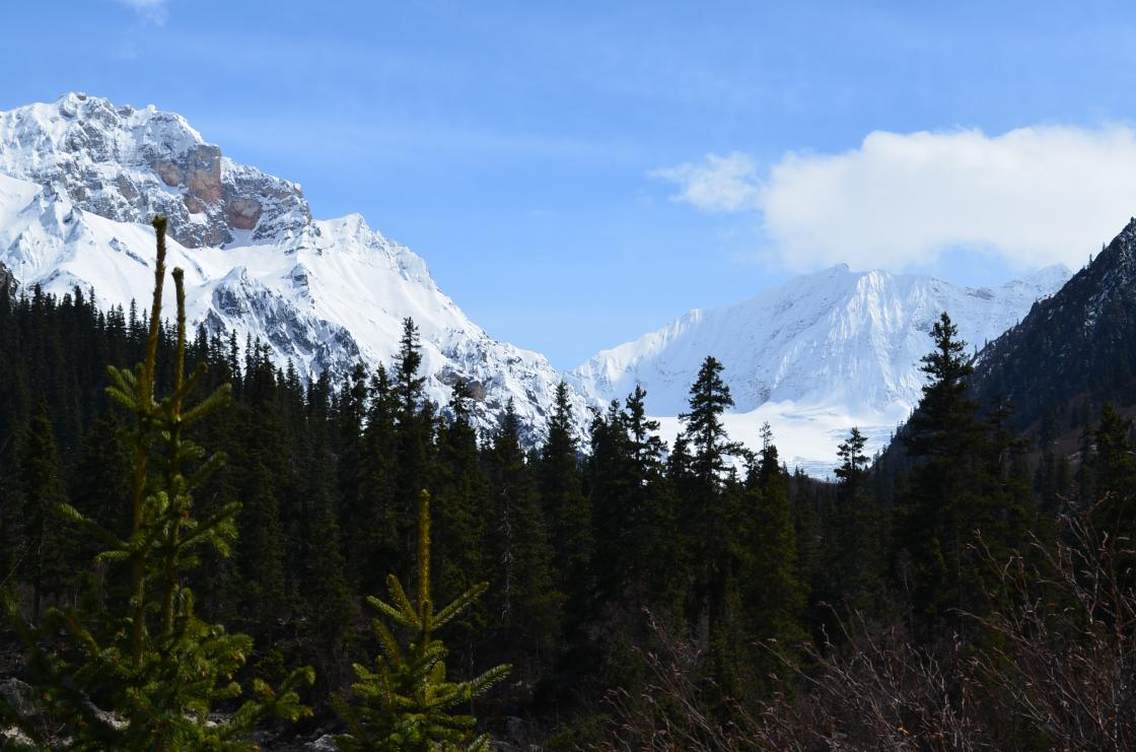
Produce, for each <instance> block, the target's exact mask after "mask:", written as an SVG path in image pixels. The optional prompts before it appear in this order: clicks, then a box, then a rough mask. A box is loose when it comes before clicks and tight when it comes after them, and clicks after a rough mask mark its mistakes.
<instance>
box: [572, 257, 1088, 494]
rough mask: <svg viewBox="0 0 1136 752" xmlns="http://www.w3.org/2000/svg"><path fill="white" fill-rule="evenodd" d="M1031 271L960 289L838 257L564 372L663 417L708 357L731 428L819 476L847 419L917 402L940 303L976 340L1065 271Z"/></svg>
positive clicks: (882, 418)
mask: <svg viewBox="0 0 1136 752" xmlns="http://www.w3.org/2000/svg"><path fill="white" fill-rule="evenodd" d="M1069 276H1070V272H1069V271H1068V270H1067V269H1065V268H1064V267H1051V268H1047V269H1043V270H1042V271H1040V272H1037V273H1036V274H1033V275H1031V276H1029V277H1027V278H1026V279H1024V280H1020V281H1015V282H1010V283H1008V284H1005V285H1003V286H1001V287H997V288H980V289H972V288H963V287H958V286H955V285H952V284H949V283H947V282H944V281H942V280H938V279H934V278H932V277H925V276H917V275H899V274H889V273H887V272H882V271H869V272H853V271H851V270H849V268H848V267H847V266H844V265H841V266H836V267H833V268H831V269H827V270H824V271H821V272H817V273H815V274H810V275H806V276H802V277H798V278H796V279H794V280H792V281H790V282H789V283H787V284H786V285H784V286H782V287H780V288H777V289H774V290H770V291H769V292H766V293H764V294H762V295H759V296H757V297H755V298H753V299H751V300H747V301H745V302H742V303H738V304H736V305H731V306H726V307H724V308H718V309H714V310H710V311H702V310H694V311H691V312H689V313H687V314H686V315H685V316H682V317H681V318H679V319H677V320H675V321H674V322H672V323H671V324H669V325H667V326H666V327H664V328H662V329H659V330H658V331H655V332H652V333H650V334H647V335H644V336H643V337H641V338H639V339H637V340H635V341H633V342H628V343H626V344H623V345H619V346H618V347H615V348H612V349H610V350H604V351H603V352H601V353H599V354H598V355H596V356H595V357H594V358H592V359H591V360H589V361H588V362H586V363H584V364H583V365H581V366H580V367H579V368H577V369H576V370H575V372H574V374H573V375H574V377H575V380H576V383H577V384H578V385H579V386H580V388H581V389H582V391H584V392H585V393H586V394H588V395H589V396H591V397H593V398H595V399H597V400H609V399H613V398H621V397H623V396H625V395H626V394H627V393H628V392H630V391H631V390H632V389H633V388H634V386H635V384H636V383H640V384H642V385H643V386H644V388H646V389H647V395H648V396H647V406H648V409H649V410H650V411H651V412H652V413H653V414H654V415H657V416H664V419H663V423H664V426H665V427H667V428H668V432H671V433H673V432H674V431H675V430H677V426H678V422H677V420H676V419H674V418H673V417H666V416H676V415H678V414H679V413H680V412H681V411H683V410H684V409H685V407H686V401H687V395H688V390H689V388H690V385H691V383H693V381H694V378H695V376H696V375H697V372H698V368H699V366H700V365H701V363H702V360H703V359H704V358H705V357H706V356H707V355H714V356H715V357H717V358H718V359H719V360H720V361H722V363H723V364H724V365H725V369H726V370H725V374H724V377H725V380H726V382H727V383H728V384H729V386H730V390H731V392H732V394H733V397H734V400H735V402H736V407H735V411H736V412H735V414H733V415H730V416H728V417H727V426H728V427H729V429H730V432H731V435H732V436H734V437H735V438H738V439H741V440H745V441H747V443H751V444H753V443H756V441H757V435H758V430H759V428H760V425H761V423H762V422H763V421H766V420H768V421H769V422H770V424H771V425H772V426H773V429H774V434H775V437H776V440H777V444H778V447H779V448H780V449H781V454H782V456H783V457H785V458H786V459H787V460H788V461H789V464H790V466H792V465H800V466H802V467H804V468H806V469H807V470H809V471H810V472H812V473H814V474H818V475H824V474H825V473H826V472H827V470H828V468H830V467H831V466H832V463H833V461H834V459H835V447H836V444H837V443H838V442H839V441H840V440H841V439H842V438H843V437H844V436H845V435H846V434H847V431H848V429H849V427H851V426H853V425H859V426H860V428H861V429H862V430H865V432H866V433H867V434H868V435H869V436H870V438H871V440H872V441H871V444H870V448H871V449H875V448H878V447H880V446H881V445H882V444H883V443H884V442H886V440H887V438H888V436H889V435H890V434H891V432H892V430H894V428H895V427H896V425H897V424H898V423H900V422H901V421H903V420H904V419H905V418H906V417H907V415H908V413H909V412H910V410H911V408H912V407H913V406H914V405H915V403H916V402H917V401H918V399H919V395H920V388H921V386H922V385H923V376H922V374H921V373H920V371H919V367H918V366H919V359H920V358H921V357H922V356H923V355H924V354H925V353H926V352H927V350H928V349H929V347H930V339H929V337H928V332H929V330H930V328H931V324H932V323H933V322H934V320H935V319H936V318H937V317H938V316H939V314H940V313H941V312H943V311H947V312H948V313H950V315H951V316H952V317H953V318H954V320H955V321H956V323H957V324H958V327H959V332H960V334H961V336H962V337H963V338H964V339H966V340H967V341H968V342H969V343H970V344H971V345H972V346H974V347H976V348H981V347H982V346H983V345H984V344H985V343H986V342H987V341H989V340H993V339H994V338H996V337H997V336H999V335H1000V334H1002V332H1004V331H1005V330H1006V329H1008V328H1009V327H1011V326H1013V325H1014V324H1015V323H1017V322H1018V321H1019V320H1020V319H1021V318H1022V317H1023V316H1024V315H1025V314H1026V313H1027V312H1028V311H1029V309H1030V306H1032V305H1033V303H1034V301H1036V300H1037V299H1038V298H1040V297H1044V296H1046V295H1049V294H1051V293H1053V292H1055V291H1056V290H1057V289H1059V288H1060V287H1061V285H1062V284H1064V282H1065V281H1066V280H1067V279H1068V278H1069Z"/></svg>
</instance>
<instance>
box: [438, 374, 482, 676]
mask: <svg viewBox="0 0 1136 752" xmlns="http://www.w3.org/2000/svg"><path fill="white" fill-rule="evenodd" d="M472 401H473V392H472V390H471V389H470V387H469V385H468V384H467V383H466V382H465V381H464V380H461V379H459V380H458V381H457V382H455V383H454V385H453V393H452V396H451V398H450V402H449V408H450V416H449V419H448V420H446V421H445V423H444V425H443V426H442V427H441V429H440V430H439V437H438V458H437V462H436V468H435V471H434V472H435V479H436V480H435V486H436V488H437V491H436V496H435V502H434V504H433V507H434V509H436V510H437V511H436V513H435V514H434V520H435V531H436V532H435V538H436V540H437V541H438V546H437V547H436V550H437V554H436V555H435V557H434V560H435V562H436V565H435V570H436V571H437V573H438V577H437V578H436V579H435V584H436V587H437V592H438V596H439V597H440V598H441V599H443V600H449V599H452V598H456V597H457V596H458V595H460V594H461V593H464V592H465V591H466V590H468V589H469V588H470V587H472V586H473V585H474V584H476V583H477V582H480V581H481V580H484V579H486V578H487V577H488V576H490V573H489V571H488V570H489V568H488V566H487V563H486V556H485V551H486V541H485V528H486V519H485V509H486V505H487V502H488V499H489V496H490V490H489V484H488V481H487V480H486V478H485V473H484V471H483V470H482V467H481V462H480V457H479V454H478V446H477V432H476V429H474V427H473V424H472V419H471V414H470V403H471V402H472ZM479 605H480V603H479V604H474V607H472V608H471V609H470V610H469V611H467V612H466V613H465V614H463V615H462V616H460V617H459V618H457V619H456V620H455V621H454V622H453V626H452V632H451V634H455V637H456V638H457V646H456V648H455V655H457V656H458V657H460V658H463V659H467V660H470V659H472V657H473V652H474V651H473V641H474V637H475V635H476V634H477V633H478V632H479V631H480V629H479V628H480V627H482V626H483V625H484V621H485V612H484V608H483V607H481V608H479V607H478V606H479ZM451 644H453V641H451Z"/></svg>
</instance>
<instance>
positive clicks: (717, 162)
mask: <svg viewBox="0 0 1136 752" xmlns="http://www.w3.org/2000/svg"><path fill="white" fill-rule="evenodd" d="M651 177H656V178H660V179H662V180H667V181H670V182H672V183H677V184H678V185H679V186H680V190H679V192H678V193H677V194H675V195H674V196H672V199H673V200H675V201H680V202H682V203H685V204H690V205H691V206H694V207H696V208H698V209H701V210H703V211H712V212H735V211H743V210H746V209H753V208H756V207H757V200H758V195H759V189H758V187H757V165H756V164H754V161H753V160H752V159H750V158H749V157H748V156H746V155H745V154H741V153H738V152H734V153H733V154H727V155H726V156H724V157H721V156H718V155H717V154H707V155H706V159H705V161H704V162H703V163H702V164H692V163H690V162H687V163H685V164H680V165H678V166H676V167H666V168H663V169H661V170H654V171H653V172H651Z"/></svg>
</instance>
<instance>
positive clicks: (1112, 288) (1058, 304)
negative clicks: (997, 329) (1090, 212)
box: [974, 220, 1136, 431]
mask: <svg viewBox="0 0 1136 752" xmlns="http://www.w3.org/2000/svg"><path fill="white" fill-rule="evenodd" d="M974 387H975V393H976V395H977V396H978V398H979V399H980V400H981V401H982V402H983V403H985V404H988V405H994V404H999V403H1003V402H1005V403H1007V404H1009V405H1010V406H1011V407H1012V410H1013V412H1012V416H1011V418H1010V420H1011V423H1012V424H1013V425H1015V426H1017V427H1019V428H1026V427H1031V426H1032V427H1035V428H1036V427H1038V426H1040V424H1041V422H1042V421H1043V420H1049V421H1052V422H1053V424H1054V425H1055V426H1056V428H1057V430H1059V431H1064V430H1068V429H1069V428H1071V427H1076V428H1078V429H1079V428H1080V427H1082V426H1083V425H1084V423H1085V422H1086V421H1085V420H1084V419H1083V416H1081V415H1079V414H1076V413H1072V414H1071V413H1070V411H1071V410H1073V409H1074V407H1075V405H1077V404H1082V403H1084V402H1085V401H1088V402H1089V403H1091V404H1092V405H1095V406H1096V408H1097V409H1098V410H1099V407H1100V406H1101V405H1102V404H1104V403H1105V402H1116V403H1119V404H1121V405H1128V404H1131V403H1132V402H1134V401H1136V220H1133V221H1132V222H1130V223H1129V224H1128V226H1127V227H1125V228H1124V229H1123V230H1122V231H1121V232H1120V234H1119V235H1117V236H1116V238H1115V239H1113V241H1112V242H1111V243H1109V244H1108V245H1107V246H1105V248H1104V249H1103V250H1102V251H1101V252H1100V254H1098V255H1097V256H1096V258H1094V259H1093V261H1092V263H1090V264H1089V265H1088V266H1086V267H1085V268H1084V269H1082V270H1081V271H1080V272H1078V273H1077V274H1076V275H1075V276H1074V277H1073V278H1072V279H1071V280H1070V281H1069V282H1068V283H1067V284H1066V285H1065V286H1064V287H1063V288H1062V289H1061V290H1060V291H1059V292H1057V293H1056V294H1055V295H1053V296H1052V297H1050V298H1047V299H1045V300H1041V301H1039V302H1038V303H1037V304H1036V305H1034V307H1033V309H1032V310H1031V311H1030V313H1029V315H1028V316H1026V318H1025V319H1024V320H1023V321H1022V322H1021V323H1020V324H1018V325H1017V326H1015V327H1014V328H1013V329H1011V330H1010V331H1008V332H1006V333H1005V334H1004V335H1002V336H1001V337H999V338H998V339H997V340H995V341H994V342H992V343H991V344H990V345H989V346H988V347H987V348H986V349H984V350H983V351H982V353H981V354H980V357H979V361H978V363H977V367H976V370H975V378H974Z"/></svg>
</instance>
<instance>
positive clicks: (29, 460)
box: [18, 404, 73, 623]
mask: <svg viewBox="0 0 1136 752" xmlns="http://www.w3.org/2000/svg"><path fill="white" fill-rule="evenodd" d="M19 455H20V456H19V486H20V491H21V496H22V498H23V506H22V512H21V514H20V524H21V527H22V536H21V538H22V541H21V544H20V545H19V547H18V548H19V549H20V550H21V551H23V555H22V558H23V562H22V564H23V570H24V573H25V574H24V576H25V577H26V579H27V580H28V582H29V583H30V585H31V588H32V604H33V605H32V614H33V616H32V618H33V619H34V620H35V621H36V622H37V623H38V622H39V618H40V609H41V605H42V603H43V599H44V596H47V595H55V596H59V595H62V593H63V591H64V590H65V589H66V588H67V587H68V585H69V583H70V581H71V579H72V578H71V577H69V575H70V574H71V572H70V571H69V560H70V558H71V555H72V553H73V550H72V549H73V546H72V544H71V540H72V538H71V536H70V535H68V534H67V532H66V531H64V530H62V529H61V526H60V525H59V521H58V518H57V516H56V512H55V510H56V509H57V508H58V507H59V505H60V504H62V503H64V502H65V501H66V495H65V491H64V487H63V477H62V474H61V471H60V467H59V452H58V450H57V449H56V445H55V436H54V429H53V428H52V425H51V421H50V420H49V419H48V416H47V408H46V406H44V405H43V404H41V405H40V407H39V409H38V410H37V411H36V414H35V416H34V417H33V418H32V421H31V425H30V426H29V427H28V430H27V431H26V435H25V437H24V440H23V442H22V446H21V448H20V452H19Z"/></svg>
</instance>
